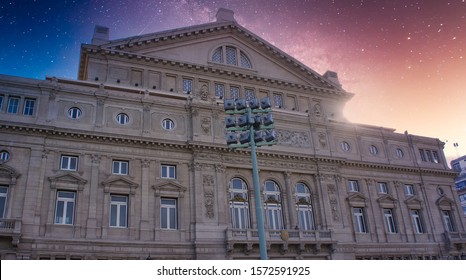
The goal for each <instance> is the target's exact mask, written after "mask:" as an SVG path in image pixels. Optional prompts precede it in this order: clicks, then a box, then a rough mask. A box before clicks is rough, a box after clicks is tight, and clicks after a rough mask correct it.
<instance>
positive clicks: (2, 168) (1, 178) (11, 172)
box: [0, 164, 20, 185]
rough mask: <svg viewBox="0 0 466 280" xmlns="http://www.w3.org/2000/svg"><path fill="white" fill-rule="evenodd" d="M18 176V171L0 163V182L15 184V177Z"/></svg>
mask: <svg viewBox="0 0 466 280" xmlns="http://www.w3.org/2000/svg"><path fill="white" fill-rule="evenodd" d="M19 176H20V174H19V172H18V171H16V169H14V168H13V167H11V166H8V165H5V164H0V183H1V184H6V185H14V184H16V179H17V178H18V177H19Z"/></svg>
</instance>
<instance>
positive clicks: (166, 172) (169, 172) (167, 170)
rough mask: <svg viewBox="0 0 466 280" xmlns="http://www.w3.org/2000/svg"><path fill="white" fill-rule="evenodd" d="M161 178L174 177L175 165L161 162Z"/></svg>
mask: <svg viewBox="0 0 466 280" xmlns="http://www.w3.org/2000/svg"><path fill="white" fill-rule="evenodd" d="M162 178H165V179H176V166H174V165H167V164H162Z"/></svg>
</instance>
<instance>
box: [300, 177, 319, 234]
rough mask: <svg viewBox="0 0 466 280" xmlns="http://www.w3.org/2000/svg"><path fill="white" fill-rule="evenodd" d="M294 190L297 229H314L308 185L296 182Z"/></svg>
mask: <svg viewBox="0 0 466 280" xmlns="http://www.w3.org/2000/svg"><path fill="white" fill-rule="evenodd" d="M295 191H296V193H295V195H296V211H297V213H298V226H299V229H302V230H315V221H314V211H313V209H312V203H311V191H310V190H309V187H308V186H306V185H305V184H303V183H298V184H296V186H295Z"/></svg>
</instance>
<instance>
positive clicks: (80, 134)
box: [0, 122, 457, 178]
mask: <svg viewBox="0 0 466 280" xmlns="http://www.w3.org/2000/svg"><path fill="white" fill-rule="evenodd" d="M0 131H12V132H19V133H33V134H41V135H43V136H58V137H63V138H72V139H80V140H83V141H97V142H102V143H113V144H122V145H138V146H153V147H154V146H155V147H161V148H170V149H183V150H186V151H199V150H202V151H211V152H212V151H213V152H216V153H226V154H230V155H238V156H250V154H251V152H250V150H247V149H236V150H232V149H229V148H228V147H227V146H226V145H221V144H206V143H202V142H193V141H187V142H184V141H166V140H164V139H154V138H144V137H131V136H115V135H114V134H108V133H97V132H89V131H80V130H68V129H62V128H57V127H48V126H40V125H34V126H28V125H24V124H18V123H9V124H5V123H1V122H0ZM257 156H258V157H260V158H262V159H273V160H282V161H296V162H311V163H314V164H317V165H319V164H331V165H336V166H338V167H350V168H361V169H371V170H385V171H396V172H407V173H416V174H421V175H422V174H430V175H437V176H445V177H452V178H454V177H456V175H457V173H456V172H454V171H452V170H437V169H428V168H418V167H407V166H399V165H388V164H376V163H368V162H356V161H348V160H346V159H344V158H329V157H319V156H316V155H308V156H306V155H302V154H297V153H283V152H277V151H270V150H267V151H266V150H259V151H257Z"/></svg>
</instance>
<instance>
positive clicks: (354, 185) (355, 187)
mask: <svg viewBox="0 0 466 280" xmlns="http://www.w3.org/2000/svg"><path fill="white" fill-rule="evenodd" d="M348 190H349V191H350V192H359V184H358V181H356V180H348Z"/></svg>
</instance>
